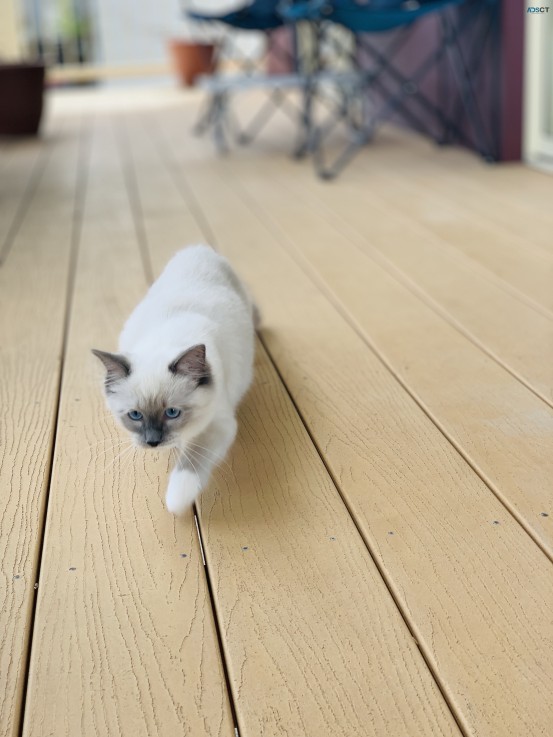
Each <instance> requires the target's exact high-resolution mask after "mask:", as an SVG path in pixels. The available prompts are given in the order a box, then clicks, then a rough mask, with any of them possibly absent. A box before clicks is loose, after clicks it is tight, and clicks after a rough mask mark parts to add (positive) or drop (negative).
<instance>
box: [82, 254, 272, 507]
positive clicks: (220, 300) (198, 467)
mask: <svg viewBox="0 0 553 737" xmlns="http://www.w3.org/2000/svg"><path fill="white" fill-rule="evenodd" d="M257 314H258V313H257V309H256V307H255V305H254V303H253V301H252V300H251V298H250V296H249V294H248V292H247V291H246V289H245V287H244V286H243V284H242V282H241V281H240V279H239V278H238V277H237V276H236V274H235V273H234V271H233V270H232V267H231V265H230V263H229V262H228V261H227V260H226V259H225V258H224V257H222V256H221V255H219V254H217V253H216V252H215V251H214V250H213V249H212V248H211V247H209V246H204V245H198V246H189V247H187V248H185V249H183V250H182V251H179V252H178V253H177V254H176V255H175V256H174V257H173V258H172V259H171V260H170V261H169V263H168V264H167V266H166V267H165V270H164V271H163V273H162V274H161V276H160V277H159V279H157V281H155V282H154V284H153V285H152V286H151V287H150V290H149V291H148V293H147V294H146V296H145V297H144V299H143V300H142V302H140V303H139V304H138V305H137V307H136V308H135V310H134V311H133V313H132V314H131V316H130V317H129V319H128V320H127V322H126V324H125V326H124V328H123V331H122V333H121V335H120V337H119V349H118V353H108V352H106V351H100V350H96V349H94V350H93V351H92V352H93V353H94V355H95V356H97V357H98V358H99V359H100V361H102V363H103V364H104V367H105V369H106V376H105V384H104V386H105V395H106V400H107V404H108V407H109V408H110V410H111V411H112V413H113V415H114V417H115V418H116V420H117V421H118V422H119V423H120V424H121V425H122V426H123V427H124V428H126V430H128V431H129V432H130V433H131V435H132V437H133V439H134V440H135V443H136V444H137V445H138V446H139V447H143V448H149V447H153V448H158V447H159V448H176V452H177V462H176V465H175V467H174V468H173V470H172V472H171V474H170V477H169V483H168V486H167V493H166V506H167V509H168V510H169V512H171V513H173V514H174V515H180V514H182V513H183V512H185V511H186V510H187V509H188V508H189V507H190V506H191V505H192V503H193V502H194V500H195V499H196V497H197V496H198V494H199V493H200V492H201V491H202V489H203V488H205V486H206V484H207V482H208V479H209V477H210V474H211V471H212V470H213V468H214V467H215V466H216V465H217V464H218V463H219V462H220V461H222V460H223V459H224V457H225V456H226V454H227V451H228V450H229V448H230V446H231V445H232V443H233V441H234V438H235V436H236V430H237V422H236V416H235V414H236V409H237V406H238V404H239V402H240V400H241V399H242V397H243V396H244V394H245V393H246V391H247V390H248V388H249V386H250V384H251V381H252V377H253V359H254V336H255V327H256V322H257Z"/></svg>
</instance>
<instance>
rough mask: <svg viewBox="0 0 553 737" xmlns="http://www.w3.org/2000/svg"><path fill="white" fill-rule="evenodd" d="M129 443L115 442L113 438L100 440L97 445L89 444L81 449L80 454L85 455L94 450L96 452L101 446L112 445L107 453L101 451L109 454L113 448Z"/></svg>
mask: <svg viewBox="0 0 553 737" xmlns="http://www.w3.org/2000/svg"><path fill="white" fill-rule="evenodd" d="M128 442H130V441H129V440H125V439H121V440H115V441H114V440H113V438H104V439H103V440H98V442H96V443H89V444H87V445H86V447H83V448H81V449H80V450H79V451H78V453H79V454H80V453H84V452H85V450H89V451H93V450H95V449H96V448H97V447H98V446H99V445H101V444H104V445H105V444H106V443H111V445H110V446H109V447H108V448H107V449H106V450H105V451H101V452H108V451H109V450H111V449H112V448H116V447H117V446H120V445H122V444H123V443H128Z"/></svg>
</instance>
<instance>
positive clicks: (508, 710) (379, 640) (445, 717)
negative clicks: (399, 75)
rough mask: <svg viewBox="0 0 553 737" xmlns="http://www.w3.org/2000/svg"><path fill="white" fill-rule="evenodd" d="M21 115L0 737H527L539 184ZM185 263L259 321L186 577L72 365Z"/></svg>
mask: <svg viewBox="0 0 553 737" xmlns="http://www.w3.org/2000/svg"><path fill="white" fill-rule="evenodd" d="M51 102H52V103H53V104H52V105H50V106H49V107H48V110H49V111H50V112H49V119H47V121H46V127H45V131H46V135H45V137H44V138H43V139H42V140H41V141H37V142H33V143H30V144H27V143H25V144H20V143H18V144H15V145H12V144H9V143H6V142H5V141H2V142H1V143H0V236H2V238H3V239H4V241H6V234H8V233H9V237H8V238H7V243H8V250H7V253H8V257H7V259H5V261H4V263H2V264H1V265H0V300H1V301H2V303H3V304H6V305H8V309H5V308H3V309H2V310H1V311H0V339H1V340H0V361H1V362H2V366H1V368H2V369H3V371H4V374H5V376H7V377H8V380H7V381H6V380H4V381H3V383H2V385H0V393H2V392H3V393H2V394H1V396H0V398H1V399H2V411H3V413H2V414H1V416H0V432H1V433H2V437H1V438H0V482H1V491H2V495H1V496H2V500H3V506H2V513H3V517H0V525H2V527H1V529H0V533H1V534H0V552H1V553H3V561H4V562H3V565H2V570H3V583H4V584H6V598H5V599H4V601H3V602H2V603H3V606H2V609H1V610H0V611H1V614H0V632H2V636H0V670H1V676H0V677H1V678H2V679H3V681H2V684H1V685H2V695H1V696H0V735H1V737H16V735H20V734H21V735H22V737H46V736H47V735H56V737H58V736H59V737H64V736H66V737H69V736H71V737H73V735H86V737H88V735H95V734H102V735H103V734H106V735H112V734H113V735H115V734H116V735H122V737H156V736H158V735H163V736H164V737H165V735H167V734H171V735H173V734H187V735H194V737H195V736H196V735H198V736H199V737H201V735H205V736H206V737H207V736H208V735H209V737H211V736H212V735H213V736H214V737H236V734H237V733H236V732H235V721H234V720H235V718H236V720H237V725H238V728H239V733H240V737H259V736H260V735H263V736H264V737H284V735H290V737H315V735H317V737H319V736H320V735H326V734H329V735H330V734H332V735H343V737H357V736H358V737H371V736H372V737H381V735H382V734H394V735H402V736H403V737H414V735H416V737H419V735H421V736H423V737H442V736H443V735H451V737H461V735H462V737H506V736H507V735H509V737H511V735H512V736H513V737H515V735H516V737H519V735H528V737H549V733H550V731H551V729H550V726H551V724H552V723H553V713H552V703H551V698H550V693H551V688H552V684H553V678H552V676H553V673H552V665H551V662H550V661H551V659H550V658H548V657H547V652H548V648H549V647H550V643H551V641H552V640H553V624H552V622H551V611H552V610H553V595H552V594H551V587H548V586H547V583H546V582H547V581H548V580H549V578H550V565H551V563H550V561H549V560H548V559H547V557H546V554H548V555H550V556H551V554H552V547H553V546H552V545H551V543H552V542H553V541H552V533H551V523H550V520H551V519H553V509H551V504H552V494H551V482H550V479H551V475H552V473H551V472H552V470H553V469H552V468H551V463H552V461H551V458H553V454H552V453H551V450H552V446H553V419H552V417H553V411H552V410H551V408H550V407H549V406H548V405H547V403H546V402H545V401H543V400H542V399H540V398H539V397H538V396H537V394H536V393H534V392H533V391H531V390H530V389H529V388H528V387H527V386H524V384H523V383H522V380H523V379H524V381H525V382H526V383H527V384H528V385H529V386H530V385H531V386H532V387H533V389H534V390H535V391H539V392H541V393H542V395H543V397H544V399H547V400H550V399H551V396H550V395H547V396H546V392H547V391H548V387H549V386H550V383H548V382H549V378H550V376H551V374H550V373H549V374H548V370H549V368H548V366H550V365H553V360H552V359H553V346H552V345H551V341H549V342H548V325H550V324H551V323H550V320H551V317H552V315H553V302H551V293H550V291H548V286H549V285H550V284H551V281H549V277H550V273H551V271H550V267H551V264H552V263H553V250H552V249H553V244H551V242H550V238H548V232H549V234H550V231H551V227H550V226H551V223H553V217H552V216H551V215H550V213H549V212H548V211H547V208H546V205H547V203H548V202H549V201H550V199H551V194H552V193H553V180H552V179H550V178H549V179H548V178H547V177H545V175H543V174H541V173H536V172H532V171H530V170H528V169H525V168H524V167H513V166H507V167H500V166H498V167H493V168H491V167H483V166H482V165H481V164H479V163H478V162H477V160H476V159H475V158H474V157H473V156H471V155H470V154H468V153H467V152H462V151H457V150H455V149H436V148H433V147H431V146H429V144H428V143H426V142H424V141H422V140H421V139H420V138H417V137H415V136H412V135H409V134H405V133H404V132H401V131H399V132H398V131H394V130H392V129H389V130H384V131H383V132H382V133H381V134H379V136H377V138H376V139H375V142H374V143H373V144H372V145H371V146H370V147H368V148H367V151H366V152H364V153H363V154H361V155H360V156H359V157H358V158H357V159H356V160H355V161H354V162H352V164H351V166H350V167H348V169H347V170H346V171H345V172H344V173H343V176H342V177H341V178H340V179H339V180H338V181H337V182H335V183H333V184H332V185H328V184H321V183H319V182H317V181H316V180H315V179H314V177H313V173H312V171H311V168H310V166H309V164H308V163H306V162H303V163H297V162H292V161H290V160H289V159H288V158H287V157H286V151H289V150H290V147H291V145H292V141H291V138H290V130H291V129H290V125H289V124H287V125H286V126H285V125H284V123H283V122H281V123H278V122H277V123H276V124H275V125H273V126H271V127H269V128H268V129H267V131H266V132H265V133H264V135H263V136H261V137H260V139H259V141H256V143H255V144H254V145H252V146H251V147H250V148H249V149H237V150H236V151H233V152H232V153H231V154H230V155H229V156H227V157H224V158H217V157H215V155H214V152H213V147H212V144H211V141H209V140H206V139H203V140H198V139H195V138H194V137H192V136H191V135H190V126H191V124H192V121H193V120H194V118H195V116H196V114H197V108H198V102H199V96H198V95H197V94H196V93H189V92H186V93H183V92H182V91H181V90H169V89H162V88H161V87H158V88H154V87H151V88H147V89H146V88H140V87H136V88H134V89H128V90H125V89H124V88H115V87H114V88H111V89H109V88H108V89H104V90H100V89H94V90H83V91H75V90H71V91H64V92H56V93H55V94H54V95H53V100H52V101H51ZM252 103H255V99H254V96H253V95H252V96H251V98H249V100H248V102H247V105H250V104H252ZM81 121H82V122H83V123H84V130H83V134H82V135H81V136H80V137H79V136H78V135H76V134H77V132H78V130H79V129H80V126H81ZM56 131H58V133H56ZM89 136H91V137H90V143H89ZM89 150H90V151H91V158H90V178H89V179H88V180H87V179H86V177H85V172H86V170H87V161H88V158H87V152H88V151H89ZM43 167H44V168H43ZM6 172H8V175H9V177H8V178H6V177H5V173H6ZM10 179H13V182H11V181H10ZM85 187H86V193H85ZM521 190H522V191H524V193H525V194H524V196H523V195H521ZM85 194H86V197H85ZM533 208H537V211H538V212H537V215H536V217H535V218H533V217H531V215H532V212H533ZM503 211H505V217H503ZM81 225H82V230H81ZM548 228H549V231H548ZM12 236H15V237H12ZM2 238H0V242H1V240H2ZM199 240H207V241H212V242H214V243H215V244H216V245H217V247H218V248H220V250H221V251H222V252H223V253H225V254H227V255H228V256H229V257H230V258H231V260H232V262H233V263H234V264H235V266H236V268H237V269H238V271H239V272H240V273H241V274H242V275H243V277H244V278H245V279H246V281H247V282H248V283H249V284H250V286H251V288H252V291H253V292H254V294H255V295H256V298H257V301H258V303H259V306H260V308H261V313H262V316H263V327H262V330H261V333H260V336H261V343H260V345H259V350H258V353H257V359H256V381H255V384H254V387H253V389H252V391H251V392H250V394H249V395H248V397H247V398H246V400H245V402H244V404H243V406H242V408H241V410H240V433H239V437H238V439H237V442H236V444H235V447H234V448H233V450H232V452H231V455H230V456H229V458H228V461H227V463H226V464H223V466H222V467H221V469H220V470H219V471H218V472H217V474H216V475H215V477H214V480H213V482H212V484H211V485H210V488H209V489H208V490H207V491H206V493H205V494H204V495H203V496H202V497H201V499H200V501H199V503H198V505H197V513H198V519H199V531H200V532H201V535H202V540H203V545H204V550H205V556H206V562H207V565H206V566H205V567H204V565H203V563H202V555H201V550H200V545H199V542H198V538H197V534H196V526H195V520H194V516H193V514H192V513H190V514H188V515H187V516H185V518H184V519H183V520H180V521H178V522H175V521H173V519H172V518H171V517H170V516H169V515H168V514H167V512H166V511H165V509H164V504H163V493H164V485H165V483H166V478H167V473H168V468H169V461H168V459H167V458H166V457H165V456H164V455H163V454H161V453H160V454H159V456H157V457H156V455H154V454H150V455H146V454H142V453H140V452H135V453H133V452H132V451H130V450H129V451H128V450H127V447H128V446H127V445H126V444H125V435H124V434H121V432H120V431H118V430H117V429H116V428H115V427H114V424H113V420H112V418H111V416H110V415H109V413H108V412H107V410H106V408H105V406H104V403H103V399H102V393H101V378H102V377H101V374H102V371H101V368H100V366H99V365H97V363H96V362H95V359H94V358H93V357H92V356H91V355H90V352H89V349H90V348H91V347H93V346H94V347H99V348H105V349H107V350H109V349H110V348H114V347H115V345H116V338H117V334H118V332H119V331H120V329H121V325H122V323H123V320H124V318H125V317H126V316H127V314H128V313H129V312H130V311H131V309H132V308H133V306H134V305H135V304H136V302H137V301H138V299H139V298H140V296H141V295H142V294H143V293H144V290H145V289H146V286H147V283H148V282H149V281H150V280H151V278H153V276H155V275H157V274H158V273H159V271H160V270H161V268H162V267H163V265H164V264H165V262H166V261H167V259H168V258H169V257H170V256H171V255H172V253H173V252H174V251H175V250H176V249H177V248H179V247H181V246H182V245H184V244H185V243H187V242H197V241H199ZM77 251H78V258H77V260H74V259H72V254H73V255H75V254H77ZM73 269H74V272H73ZM73 274H74V275H73ZM72 275H73V276H72ZM67 285H70V287H71V290H70V291H71V294H72V299H71V301H70V302H69V304H68V306H69V314H68V318H69V322H68V335H67V342H66V345H65V348H64V347H63V345H62V344H63V335H64V324H63V322H64V313H65V308H66V304H67V302H66V298H67ZM473 287H474V288H473ZM467 294H470V295H471V297H472V300H473V302H474V304H470V300H469V299H467ZM511 338H512V340H511V342H510V339H511ZM6 347H7V349H6ZM29 356H30V358H29ZM60 360H61V362H60ZM6 367H7V371H6ZM60 369H61V373H60ZM507 369H508V370H507ZM517 376H518V377H519V378H517ZM60 377H61V397H60V401H59V403H58V401H57V400H58V390H59V381H60ZM37 393H39V394H40V397H39V400H38V401H40V405H35V406H32V405H30V404H29V401H28V396H29V394H31V395H35V394H37ZM58 411H59V414H58ZM56 421H57V428H56V432H55V438H54V428H55V423H56ZM4 438H6V439H7V441H8V442H3V439H4ZM53 442H55V449H54V465H53V475H52V479H51V483H50V485H49V489H48V477H49V470H50V459H51V450H52V444H53ZM47 491H49V497H48V499H47V495H46V492H47ZM46 501H47V510H48V511H47V517H46V523H45V535H44V538H43V539H42V525H43V523H44V506H45V503H46ZM546 514H548V515H549V516H545V515H546ZM6 551H7V552H6ZM544 553H545V554H544ZM20 566H21V567H22V574H20V573H17V574H16V573H14V571H15V569H16V568H17V569H18V571H19V567H20ZM12 569H13V571H12ZM39 569H40V581H39V588H38V593H37V594H36V595H35V591H34V588H33V584H34V581H35V580H36V575H37V570H39ZM15 575H21V578H13V576H15ZM19 584H22V585H21V586H20V588H17V586H19ZM35 601H36V602H37V607H36V610H35V608H34V604H35ZM31 623H32V624H33V630H32V633H31V632H30V627H29V625H30V624H31ZM30 636H32V644H31V648H30V649H29V646H28V641H29V637H30ZM29 651H30V652H31V658H30V661H29V663H28V679H27V680H26V665H27V655H28V653H29ZM225 676H228V680H227V679H226V677H225ZM2 697H3V700H2ZM21 707H23V708H24V713H25V721H24V724H23V725H22V724H21V722H20V716H21V712H22V708H21Z"/></svg>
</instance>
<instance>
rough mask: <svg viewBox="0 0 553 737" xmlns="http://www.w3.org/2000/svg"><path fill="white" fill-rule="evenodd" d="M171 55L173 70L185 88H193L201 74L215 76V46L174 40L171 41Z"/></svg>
mask: <svg viewBox="0 0 553 737" xmlns="http://www.w3.org/2000/svg"><path fill="white" fill-rule="evenodd" d="M169 54H170V56H171V61H172V64H173V68H174V69H175V72H176V73H177V76H178V78H179V80H180V82H181V84H182V85H184V86H185V87H192V86H193V84H194V83H195V81H196V78H197V77H199V76H200V75H201V74H213V72H214V71H215V45H214V44H202V43H191V42H190V41H178V40H176V39H173V40H171V41H169Z"/></svg>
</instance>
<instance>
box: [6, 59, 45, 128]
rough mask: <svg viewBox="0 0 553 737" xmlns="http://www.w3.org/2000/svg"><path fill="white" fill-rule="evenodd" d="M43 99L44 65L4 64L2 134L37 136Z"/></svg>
mask: <svg viewBox="0 0 553 737" xmlns="http://www.w3.org/2000/svg"><path fill="white" fill-rule="evenodd" d="M43 97H44V64H40V63H37V64H32V63H29V64H26V63H16V64H11V63H10V64H0V135H8V136H29V135H36V134H37V132H38V128H39V125H40V118H41V116H42V103H43Z"/></svg>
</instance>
